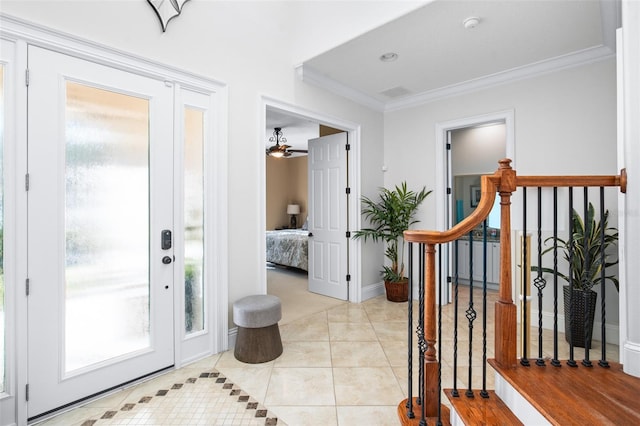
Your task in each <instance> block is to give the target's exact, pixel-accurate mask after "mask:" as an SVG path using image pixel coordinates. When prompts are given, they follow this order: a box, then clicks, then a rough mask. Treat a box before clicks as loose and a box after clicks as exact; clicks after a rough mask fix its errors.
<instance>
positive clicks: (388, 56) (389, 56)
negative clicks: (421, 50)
mask: <svg viewBox="0 0 640 426" xmlns="http://www.w3.org/2000/svg"><path fill="white" fill-rule="evenodd" d="M379 59H380V60H381V61H382V62H393V61H395V60H396V59H398V54H397V53H395V52H387V53H385V54H383V55H380V58H379Z"/></svg>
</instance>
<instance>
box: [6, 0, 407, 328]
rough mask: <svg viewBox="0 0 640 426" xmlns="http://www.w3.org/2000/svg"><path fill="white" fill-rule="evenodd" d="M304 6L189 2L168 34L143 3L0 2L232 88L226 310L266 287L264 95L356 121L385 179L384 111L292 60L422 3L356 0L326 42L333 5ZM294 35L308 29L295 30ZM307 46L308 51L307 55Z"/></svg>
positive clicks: (375, 260)
mask: <svg viewBox="0 0 640 426" xmlns="http://www.w3.org/2000/svg"><path fill="white" fill-rule="evenodd" d="M306 3H309V4H308V6H309V7H311V8H312V9H315V8H317V5H313V4H311V3H313V2H302V4H297V5H296V7H291V6H292V2H286V1H269V2H264V1H254V2H251V1H239V2H238V1H199V0H192V1H190V2H188V3H186V4H185V6H184V9H183V12H182V14H181V15H180V16H178V17H176V18H175V19H173V20H172V21H171V22H170V23H169V25H168V29H167V32H165V33H162V32H161V28H160V24H159V21H158V19H157V17H156V16H155V13H154V11H153V10H152V8H151V6H150V5H149V4H148V3H147V2H145V1H122V2H119V1H11V0H3V1H2V3H1V6H0V7H1V9H0V11H1V12H2V13H6V14H8V15H11V16H15V17H18V18H21V19H24V20H27V21H29V22H34V23H36V24H41V25H44V26H46V27H50V28H53V29H57V30H59V31H62V32H65V33H70V34H74V35H77V36H79V37H82V38H85V39H89V40H92V41H95V42H97V43H100V44H105V45H108V46H111V47H114V48H116V49H119V50H122V51H125V52H129V53H132V54H135V55H139V56H142V57H146V58H149V59H152V60H155V61H159V62H163V63H167V64H170V65H172V66H175V67H177V68H181V69H183V70H188V71H191V72H194V73H196V74H200V75H203V76H206V77H209V78H213V79H217V80H221V81H223V82H225V83H227V84H228V87H229V112H228V138H229V140H228V170H229V174H228V182H229V184H228V185H229V186H228V194H229V205H228V218H229V226H228V229H229V230H230V231H229V236H230V239H229V248H228V249H229V250H228V253H229V265H228V270H229V303H230V304H231V303H233V302H234V301H235V300H237V299H238V298H240V297H243V296H245V295H248V294H254V293H257V292H259V291H260V289H261V288H263V285H262V284H261V283H260V280H261V279H262V276H264V274H261V270H262V269H264V265H263V264H261V259H262V256H263V253H260V250H259V248H260V247H261V245H260V241H259V239H260V238H261V236H262V231H263V229H261V228H260V227H259V223H260V218H261V216H262V215H264V212H263V211H261V209H260V208H259V207H260V197H261V195H260V194H261V191H263V190H264V182H263V176H262V175H261V172H260V171H261V170H263V169H264V167H263V165H261V163H260V162H262V161H264V142H263V137H264V134H263V133H264V127H263V124H264V123H263V120H264V117H262V115H263V112H262V110H261V107H260V102H261V96H262V95H266V96H269V97H271V98H274V99H279V100H281V101H283V102H288V103H291V104H294V105H297V106H300V107H302V108H306V109H308V110H311V111H316V112H318V113H319V114H323V115H326V116H331V117H336V118H337V119H341V120H347V121H349V122H353V123H358V124H360V125H361V126H362V128H361V129H362V130H361V136H362V146H363V148H362V163H363V166H362V168H361V170H360V172H361V175H362V176H366V177H367V178H366V180H363V193H364V194H371V193H372V192H373V191H375V188H376V187H377V186H381V185H382V183H383V176H382V171H381V170H380V165H381V164H382V140H383V120H382V115H381V113H379V112H373V111H371V110H368V109H367V108H364V107H361V106H359V105H356V104H354V103H352V102H350V101H346V100H344V99H343V98H341V97H339V96H335V95H332V94H329V93H327V92H325V91H323V90H320V89H317V88H315V87H311V86H309V85H307V84H304V83H302V82H301V81H300V80H299V79H298V78H297V76H296V74H295V72H294V68H293V66H292V62H293V57H294V56H296V57H299V58H304V57H310V56H313V55H315V54H316V53H318V52H320V51H324V50H327V49H329V48H331V47H333V45H332V44H327V43H335V42H336V40H346V39H347V38H349V37H352V36H353V35H354V34H355V33H354V32H358V31H363V30H364V29H368V28H371V27H373V26H377V25H380V24H381V23H382V22H383V21H385V20H387V19H388V18H389V16H390V14H391V15H393V14H397V13H404V12H405V11H408V10H409V9H410V8H411V7H415V6H416V4H418V3H417V2H395V1H382V2H379V1H371V2H368V3H369V4H368V6H367V10H368V13H365V14H362V13H357V14H356V12H361V11H362V6H363V4H362V2H356V3H358V7H355V5H354V4H352V5H351V7H346V5H344V6H345V7H344V8H342V6H340V7H338V8H337V9H336V10H334V13H337V12H338V11H339V12H340V15H341V16H340V20H339V22H345V21H347V22H349V25H344V26H335V25H334V26H331V36H330V37H327V36H326V34H325V33H326V32H325V31H324V30H323V29H322V28H323V26H326V20H327V19H329V17H330V16H331V13H330V12H331V10H332V8H333V7H335V6H337V5H336V4H334V3H329V4H325V5H324V9H325V14H324V15H323V16H324V17H325V18H324V20H323V21H319V20H318V19H316V17H317V16H316V14H315V13H310V10H309V9H306V8H304V7H303V4H306ZM340 3H342V2H340ZM345 3H351V2H345ZM292 23H297V24H295V25H292ZM296 30H297V31H304V33H301V34H296V33H294V31H296ZM301 40H304V41H305V43H301ZM327 40H328V41H327ZM294 44H296V47H295V54H294V53H293V51H294V47H293V45H294ZM305 45H308V46H310V48H309V50H306V49H305V48H304V46H305ZM261 124H262V127H261ZM240 195H241V196H240ZM369 254H371V255H370V256H369ZM362 258H363V261H362V270H363V271H366V274H365V277H364V280H363V282H364V284H365V285H367V284H372V283H375V282H378V281H379V276H375V271H377V270H378V269H379V265H380V264H381V261H382V253H381V252H377V251H375V249H374V248H372V247H369V246H367V247H365V248H364V254H363V257H362ZM370 271H374V272H370ZM352 274H357V271H352ZM229 323H230V325H231V326H232V322H231V321H230V322H229Z"/></svg>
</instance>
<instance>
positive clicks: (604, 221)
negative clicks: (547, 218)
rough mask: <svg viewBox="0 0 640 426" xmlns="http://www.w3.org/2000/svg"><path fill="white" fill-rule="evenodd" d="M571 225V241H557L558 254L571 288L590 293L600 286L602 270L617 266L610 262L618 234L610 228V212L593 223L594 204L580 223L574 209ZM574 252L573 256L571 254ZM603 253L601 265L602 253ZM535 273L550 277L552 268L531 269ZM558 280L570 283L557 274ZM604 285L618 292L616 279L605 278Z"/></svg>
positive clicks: (594, 219)
mask: <svg viewBox="0 0 640 426" xmlns="http://www.w3.org/2000/svg"><path fill="white" fill-rule="evenodd" d="M572 221H573V238H570V239H569V238H568V239H566V240H565V239H562V238H556V241H557V246H558V249H559V250H562V251H563V256H564V259H565V260H566V261H567V264H569V266H570V268H569V270H570V271H571V272H570V273H571V275H572V277H571V278H572V280H573V288H574V289H579V290H591V289H592V288H593V286H595V285H598V284H601V281H602V276H601V275H602V274H601V272H602V268H603V266H604V268H605V269H607V268H609V267H611V266H613V265H616V264H617V263H618V258H617V256H616V257H615V260H612V254H613V252H614V251H615V253H617V251H616V250H614V248H617V243H618V230H617V229H616V228H612V227H609V225H608V222H609V210H607V211H605V213H604V216H603V217H602V218H601V220H596V217H595V209H594V208H593V204H591V203H589V206H588V208H587V216H586V218H585V219H584V220H583V218H582V216H581V215H580V214H579V213H578V212H577V211H576V210H575V209H574V210H573V212H572ZM603 228H604V241H601V233H602V229H603ZM553 240H554V237H549V238H547V239H546V240H545V244H547V243H548V242H549V241H551V242H553ZM551 251H553V246H551V247H548V248H546V249H545V250H544V251H543V252H542V254H543V255H544V254H546V253H548V252H551ZM572 251H573V255H572V253H571V252H572ZM603 252H604V254H605V255H604V262H603V259H602V256H601V253H603ZM531 269H532V270H534V271H538V269H540V270H541V271H542V272H548V273H551V274H553V269H551V268H546V267H542V268H538V267H537V266H533V267H532V268H531ZM558 276H559V277H560V278H562V279H563V280H565V281H566V282H567V283H569V282H570V277H569V275H568V274H564V273H562V272H560V271H558ZM604 280H605V282H606V281H607V280H609V281H610V282H612V283H613V285H615V287H616V290H617V289H618V284H619V282H618V278H617V277H616V276H615V275H606V276H605V277H604Z"/></svg>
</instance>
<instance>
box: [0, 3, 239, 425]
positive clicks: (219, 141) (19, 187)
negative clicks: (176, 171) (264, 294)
mask: <svg viewBox="0 0 640 426" xmlns="http://www.w3.org/2000/svg"><path fill="white" fill-rule="evenodd" d="M0 36H1V37H2V38H3V39H5V40H8V41H9V42H13V43H14V44H15V46H16V49H15V63H14V68H13V70H14V72H13V73H12V75H11V76H10V77H11V78H12V79H14V80H13V88H14V89H15V92H14V94H13V95H12V96H13V101H14V105H15V108H13V109H11V110H12V111H13V114H14V115H13V117H11V119H12V120H13V124H14V135H15V139H14V141H13V143H14V145H13V146H14V147H15V149H14V157H15V159H16V161H15V168H14V170H13V171H14V173H15V177H16V178H15V201H16V203H15V208H14V210H13V214H14V217H15V234H14V236H15V241H13V242H9V244H12V246H13V247H15V248H16V251H15V253H16V255H15V258H14V260H15V261H14V262H13V264H12V266H13V267H14V268H15V269H14V274H13V277H14V279H15V283H16V286H17V288H16V291H15V292H14V293H13V296H12V297H15V298H14V300H13V301H15V305H14V306H15V309H14V310H13V311H12V313H13V314H14V315H13V318H9V319H7V323H8V324H9V325H10V326H13V328H12V329H11V330H8V333H11V335H12V336H14V338H15V344H16V346H15V353H14V354H12V356H13V357H14V358H13V359H14V361H15V362H14V364H13V365H11V364H9V365H7V369H8V370H10V371H11V370H15V371H16V374H15V376H14V382H13V383H11V384H10V389H9V390H10V392H12V394H10V395H8V397H9V398H15V401H16V411H17V413H16V419H15V420H16V423H17V424H26V423H27V400H26V399H27V398H26V396H27V395H26V385H27V382H28V366H27V363H26V362H23V361H21V360H25V359H27V355H28V352H27V351H28V347H27V346H28V345H27V332H28V321H27V320H28V317H27V305H28V303H27V296H26V294H25V287H26V280H27V278H28V277H27V246H26V241H27V238H26V236H27V221H26V219H27V192H26V191H25V187H24V177H25V176H26V175H27V171H28V165H27V125H26V123H27V86H26V84H25V79H26V78H25V75H26V72H25V70H26V69H27V68H28V61H27V46H28V45H34V46H38V47H42V48H45V49H50V50H53V51H55V52H58V53H62V54H67V55H71V56H74V57H76V58H79V59H84V60H87V61H91V62H95V63H98V64H103V65H106V66H109V67H113V68H116V69H120V70H124V71H127V72H131V73H135V74H139V75H143V76H147V77H150V78H155V79H158V80H160V81H164V82H165V84H167V85H172V86H173V87H174V88H175V87H178V86H179V87H184V88H189V89H191V90H194V91H199V92H202V93H206V94H208V95H210V96H211V105H212V116H213V123H214V126H213V130H212V131H211V138H212V144H211V151H213V152H211V151H210V152H209V155H211V158H213V161H210V162H209V164H210V165H211V166H213V167H214V168H215V170H213V173H212V176H211V181H212V183H213V188H214V193H213V197H209V201H208V204H207V206H208V207H210V208H211V209H212V221H213V223H212V224H211V226H210V228H212V232H213V233H214V234H215V238H214V239H213V240H212V242H211V244H212V247H211V250H212V251H213V252H214V253H215V255H214V256H213V258H214V259H213V261H212V263H214V265H212V266H213V267H212V269H214V270H215V275H214V276H212V277H211V282H210V295H211V297H212V298H213V299H214V302H213V303H212V311H211V312H210V322H209V324H210V325H211V333H212V345H213V346H212V348H211V353H212V354H213V353H218V352H222V351H225V350H227V349H228V328H229V327H228V321H229V319H228V309H229V306H228V286H227V283H228V254H227V241H228V230H227V226H226V224H227V216H228V215H227V211H226V206H227V198H228V194H227V192H228V189H227V180H228V172H227V171H228V160H227V157H228V156H227V150H228V137H227V134H228V129H227V109H228V107H227V106H228V88H227V85H226V84H225V83H223V82H220V81H216V80H213V79H211V78H208V77H203V76H200V75H196V74H194V73H192V72H189V71H184V70H181V69H179V68H176V67H173V66H170V65H165V64H162V63H159V62H156V61H152V60H149V59H146V58H144V57H141V56H137V55H133V54H130V53H127V52H124V51H121V50H117V49H114V48H112V47H108V46H105V45H101V44H99V43H96V42H93V41H89V40H85V39H83V38H80V37H76V36H73V35H70V34H66V33H63V32H60V31H58V30H54V29H50V28H47V27H43V26H40V25H37V24H33V23H30V22H27V21H24V20H21V19H17V18H13V17H11V16H6V15H0ZM7 109H8V108H7ZM8 110H9V109H8ZM11 110H10V111H11ZM208 266H209V265H208ZM210 267H211V266H210ZM174 291H175V292H177V291H178V286H174ZM176 299H179V298H178V297H177V296H176V297H175V299H174V300H176ZM174 321H175V322H176V323H175V325H174V327H178V323H177V316H175V318H174ZM176 341H178V339H176ZM175 350H176V353H175V368H179V367H180V366H181V365H182V364H183V360H182V359H181V358H180V352H179V351H178V346H175Z"/></svg>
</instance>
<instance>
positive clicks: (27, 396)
mask: <svg viewBox="0 0 640 426" xmlns="http://www.w3.org/2000/svg"><path fill="white" fill-rule="evenodd" d="M24 395H25V399H26V400H27V401H29V384H28V383H27V384H26V385H25V387H24Z"/></svg>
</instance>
